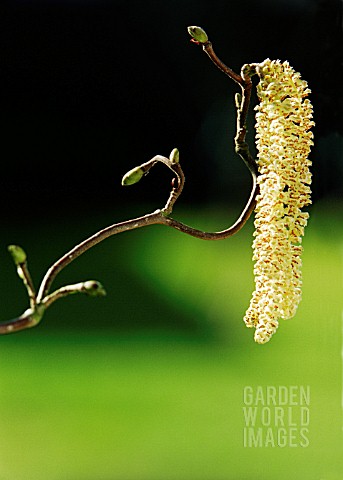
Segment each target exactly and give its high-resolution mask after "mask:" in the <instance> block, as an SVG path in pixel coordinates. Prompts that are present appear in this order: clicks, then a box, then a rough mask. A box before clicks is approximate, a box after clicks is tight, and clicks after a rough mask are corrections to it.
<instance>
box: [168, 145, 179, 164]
mask: <svg viewBox="0 0 343 480" xmlns="http://www.w3.org/2000/svg"><path fill="white" fill-rule="evenodd" d="M179 159H180V152H179V150H178V149H177V148H174V149H173V150H172V151H171V153H170V155H169V160H170V161H171V163H179Z"/></svg>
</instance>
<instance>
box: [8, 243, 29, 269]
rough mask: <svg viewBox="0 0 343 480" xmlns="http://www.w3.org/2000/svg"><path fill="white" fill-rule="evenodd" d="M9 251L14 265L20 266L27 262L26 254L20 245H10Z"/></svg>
mask: <svg viewBox="0 0 343 480" xmlns="http://www.w3.org/2000/svg"><path fill="white" fill-rule="evenodd" d="M7 249H8V251H9V252H10V254H11V255H12V258H13V261H14V263H15V264H16V265H17V266H18V265H21V264H23V263H25V262H26V258H27V257H26V253H25V252H24V250H23V249H22V248H21V247H19V246H18V245H9V246H8V247H7Z"/></svg>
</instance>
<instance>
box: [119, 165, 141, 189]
mask: <svg viewBox="0 0 343 480" xmlns="http://www.w3.org/2000/svg"><path fill="white" fill-rule="evenodd" d="M143 175H144V170H143V169H142V168H141V167H135V168H133V169H132V170H130V171H129V172H127V173H126V174H125V175H124V176H123V179H122V181H121V184H122V185H124V186H127V185H133V184H135V183H137V182H139V180H140V179H141V178H142V177H143Z"/></svg>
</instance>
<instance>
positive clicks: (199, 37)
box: [187, 26, 208, 43]
mask: <svg viewBox="0 0 343 480" xmlns="http://www.w3.org/2000/svg"><path fill="white" fill-rule="evenodd" d="M187 30H188V33H189V34H190V36H191V37H192V38H193V39H194V40H195V41H196V42H199V43H206V42H208V36H207V34H206V32H205V30H203V29H202V28H201V27H196V26H192V27H188V28H187Z"/></svg>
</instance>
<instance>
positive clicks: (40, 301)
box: [0, 27, 258, 334]
mask: <svg viewBox="0 0 343 480" xmlns="http://www.w3.org/2000/svg"><path fill="white" fill-rule="evenodd" d="M188 31H189V33H190V34H191V36H192V37H193V40H194V41H195V43H197V44H201V45H203V49H204V51H205V52H206V53H207V54H208V56H209V57H210V58H211V60H212V61H213V62H214V63H215V64H216V65H217V66H218V68H220V70H222V71H223V72H224V73H225V74H226V75H228V76H229V77H230V78H231V79H233V80H234V81H235V82H236V83H238V84H239V85H240V87H241V89H242V95H241V96H236V108H237V132H236V137H235V145H236V152H237V153H238V154H239V156H240V157H241V158H242V159H243V160H244V162H245V164H246V165H247V167H248V168H249V170H250V173H251V176H252V180H253V185H252V191H251V194H250V197H249V199H248V202H247V204H246V206H245V207H244V209H243V211H242V213H241V215H240V216H239V218H238V220H237V221H236V222H235V223H234V224H233V225H232V226H231V227H229V228H227V229H225V230H222V231H220V232H203V231H202V230H197V229H195V228H192V227H190V226H188V225H185V224H184V223H182V222H179V221H177V220H175V219H173V218H172V217H171V216H170V215H171V213H172V211H173V207H174V205H175V202H176V201H177V199H178V198H179V196H180V195H181V192H182V190H183V187H184V183H185V176H184V173H183V170H182V168H181V165H180V162H179V151H178V149H176V148H174V149H173V150H172V152H171V154H170V155H169V157H168V158H167V157H163V156H161V155H156V156H155V157H153V158H152V159H151V160H149V161H148V162H145V163H142V164H141V165H139V166H136V167H134V168H132V169H131V170H130V171H129V172H127V173H126V174H125V175H124V177H123V179H122V185H125V186H127V185H133V184H135V183H137V182H138V181H140V180H141V179H142V178H143V176H144V175H145V174H146V173H147V172H148V171H149V170H150V169H151V168H152V167H153V166H154V165H156V163H158V162H161V163H163V164H164V165H166V166H167V167H168V168H169V169H170V170H171V171H172V172H173V173H174V174H175V178H174V179H173V182H172V190H171V192H170V194H169V198H168V200H167V202H166V204H165V206H164V207H163V208H162V209H159V210H156V211H155V212H153V213H150V214H146V215H144V216H142V217H138V218H135V219H132V220H127V221H125V222H121V223H116V224H114V225H110V226H109V227H106V228H104V229H103V230H100V231H99V232H97V233H95V234H94V235H92V236H90V237H89V238H87V239H86V240H84V241H83V242H81V243H80V244H78V245H76V246H75V247H74V248H72V249H71V250H70V251H69V252H67V253H66V254H65V255H63V256H62V257H61V258H60V259H58V260H57V261H56V262H55V263H54V264H53V265H52V266H51V267H50V268H49V269H48V271H47V273H46V274H45V276H44V278H43V280H42V282H41V285H40V287H39V290H38V293H37V294H36V291H35V288H34V286H33V282H32V280H31V276H30V273H29V270H28V267H27V262H26V254H25V252H24V251H23V250H22V249H21V248H20V247H18V246H14V245H12V246H10V247H9V250H10V252H11V254H12V257H13V260H14V262H15V264H16V266H17V271H18V274H19V276H20V277H21V278H22V280H23V281H24V284H25V286H26V289H27V292H28V296H29V300H30V308H29V309H28V310H26V311H25V312H24V313H23V314H22V315H21V316H20V317H17V318H15V319H12V320H9V321H7V322H4V323H2V324H0V334H8V333H13V332H17V331H20V330H24V329H27V328H30V327H33V326H35V325H37V324H38V323H39V322H40V321H41V320H42V318H43V315H44V313H45V311H46V309H47V308H48V307H49V306H50V305H52V304H53V303H54V302H55V301H56V300H59V299H60V298H64V297H65V296H67V295H70V294H74V293H86V294H88V295H90V296H102V295H104V294H105V290H104V288H103V287H102V285H101V284H100V283H99V282H96V281H93V280H90V281H87V282H80V283H77V284H74V285H67V286H64V287H61V288H59V289H58V290H55V291H54V292H52V293H49V292H50V288H51V286H52V283H53V281H54V280H55V278H56V276H57V274H58V273H59V272H60V271H61V270H63V269H64V268H65V267H67V266H68V265H69V264H70V263H71V262H72V261H73V260H75V259H76V258H77V257H79V256H80V255H82V254H83V253H85V252H86V251H87V250H89V249H90V248H92V247H94V246H95V245H97V244H98V243H100V242H102V241H103V240H105V239H106V238H108V237H111V236H112V235H116V234H118V233H122V232H125V231H129V230H133V229H136V228H141V227H146V226H148V225H158V224H159V225H166V226H168V227H172V228H175V229H176V230H179V231H181V232H183V233H186V234H188V235H191V236H193V237H196V238H199V239H202V240H222V239H225V238H227V237H230V236H232V235H234V234H235V233H237V232H238V231H239V230H240V229H241V228H242V227H243V226H244V224H245V223H246V221H247V220H248V218H249V217H250V215H251V213H252V211H253V210H254V207H255V204H256V195H257V190H258V187H257V182H256V179H257V168H256V163H255V161H254V160H253V158H252V157H251V155H250V152H249V149H248V145H247V144H246V142H245V136H246V117H247V112H248V107H249V101H250V93H251V85H252V84H251V79H250V77H251V75H252V74H253V69H252V68H250V66H245V67H243V70H242V74H241V75H238V74H236V73H235V72H233V71H232V70H231V69H230V68H229V67H227V66H226V65H225V64H224V63H223V62H222V61H221V60H219V58H218V57H217V56H216V54H215V53H214V51H213V48H212V45H211V43H210V42H209V41H208V37H207V35H206V33H205V32H204V31H203V30H202V29H200V27H189V29H188ZM248 67H249V68H248ZM175 180H176V181H175Z"/></svg>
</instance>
